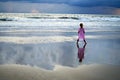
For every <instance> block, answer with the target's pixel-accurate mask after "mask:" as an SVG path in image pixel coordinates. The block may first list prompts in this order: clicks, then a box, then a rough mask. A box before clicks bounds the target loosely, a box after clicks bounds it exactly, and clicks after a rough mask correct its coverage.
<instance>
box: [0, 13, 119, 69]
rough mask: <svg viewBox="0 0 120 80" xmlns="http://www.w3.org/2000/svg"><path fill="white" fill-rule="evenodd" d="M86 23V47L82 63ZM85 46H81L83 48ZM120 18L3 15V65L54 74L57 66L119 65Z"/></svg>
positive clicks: (0, 60) (0, 48)
mask: <svg viewBox="0 0 120 80" xmlns="http://www.w3.org/2000/svg"><path fill="white" fill-rule="evenodd" d="M80 23H83V25H84V28H85V32H86V33H85V37H86V41H87V45H86V46H85V50H84V57H83V60H82V62H79V58H78V48H77V45H76V40H77V31H78V28H79V24H80ZM83 45H84V43H83V42H82V41H80V42H79V47H80V48H83ZM119 45H120V15H95V14H42V13H0V64H1V65H2V64H20V65H30V66H33V67H34V66H37V67H41V68H44V69H48V70H53V69H54V67H55V66H56V65H62V66H68V67H78V66H80V65H83V64H112V65H120V58H119V57H120V46H119Z"/></svg>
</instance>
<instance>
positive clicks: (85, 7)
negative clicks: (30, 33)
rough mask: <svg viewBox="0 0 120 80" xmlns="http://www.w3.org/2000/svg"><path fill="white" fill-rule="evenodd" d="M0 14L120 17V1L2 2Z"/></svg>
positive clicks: (0, 1) (59, 0) (12, 0)
mask: <svg viewBox="0 0 120 80" xmlns="http://www.w3.org/2000/svg"><path fill="white" fill-rule="evenodd" d="M0 13H68V14H116V15H120V0H0Z"/></svg>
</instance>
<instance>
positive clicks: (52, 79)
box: [0, 64, 120, 80]
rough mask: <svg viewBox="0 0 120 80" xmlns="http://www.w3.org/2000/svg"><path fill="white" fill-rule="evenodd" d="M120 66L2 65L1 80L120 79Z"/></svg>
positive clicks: (0, 69)
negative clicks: (45, 68) (47, 67)
mask: <svg viewBox="0 0 120 80" xmlns="http://www.w3.org/2000/svg"><path fill="white" fill-rule="evenodd" d="M119 74H120V66H114V65H98V64H92V65H82V66H79V67H77V68H69V67H62V66H59V65H56V66H55V69H54V70H53V71H50V70H44V69H40V68H38V67H35V68H33V67H30V66H24V65H1V66H0V80H120V76H119Z"/></svg>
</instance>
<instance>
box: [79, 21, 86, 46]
mask: <svg viewBox="0 0 120 80" xmlns="http://www.w3.org/2000/svg"><path fill="white" fill-rule="evenodd" d="M80 39H82V40H83V41H84V42H85V44H87V42H86V40H85V30H84V28H83V23H80V28H79V29H78V39H77V44H78V41H79V40H80Z"/></svg>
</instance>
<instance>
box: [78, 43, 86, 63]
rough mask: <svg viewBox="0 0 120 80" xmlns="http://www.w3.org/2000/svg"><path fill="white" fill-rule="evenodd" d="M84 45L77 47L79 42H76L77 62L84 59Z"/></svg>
mask: <svg viewBox="0 0 120 80" xmlns="http://www.w3.org/2000/svg"><path fill="white" fill-rule="evenodd" d="M85 46H86V44H84V45H83V47H79V44H78V43H77V48H78V58H79V62H82V60H83V59H84V52H85Z"/></svg>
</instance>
